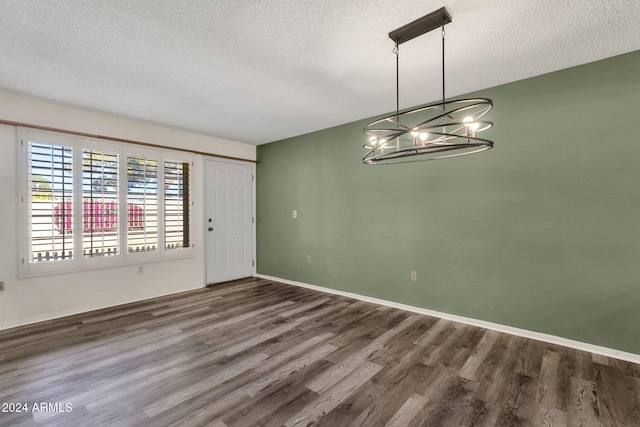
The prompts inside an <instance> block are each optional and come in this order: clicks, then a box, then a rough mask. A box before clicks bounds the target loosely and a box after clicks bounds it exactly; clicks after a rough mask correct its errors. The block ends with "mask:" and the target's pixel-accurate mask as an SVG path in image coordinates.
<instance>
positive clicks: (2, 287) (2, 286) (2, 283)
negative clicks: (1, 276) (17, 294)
mask: <svg viewBox="0 0 640 427" xmlns="http://www.w3.org/2000/svg"><path fill="white" fill-rule="evenodd" d="M1 291H4V282H0V292H1Z"/></svg>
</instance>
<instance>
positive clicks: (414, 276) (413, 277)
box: [411, 271, 418, 282]
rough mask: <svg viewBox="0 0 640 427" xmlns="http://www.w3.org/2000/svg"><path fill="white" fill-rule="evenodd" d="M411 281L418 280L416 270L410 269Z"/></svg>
mask: <svg viewBox="0 0 640 427" xmlns="http://www.w3.org/2000/svg"><path fill="white" fill-rule="evenodd" d="M411 281H412V282H417V281H418V272H417V271H412V272H411Z"/></svg>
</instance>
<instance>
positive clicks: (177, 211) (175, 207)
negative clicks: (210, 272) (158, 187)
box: [164, 161, 189, 250]
mask: <svg viewBox="0 0 640 427" xmlns="http://www.w3.org/2000/svg"><path fill="white" fill-rule="evenodd" d="M188 183H189V163H186V162H184V163H180V162H171V161H165V162H164V236H165V249H167V250H171V249H179V248H188V247H189V222H188V221H185V218H189V185H188Z"/></svg>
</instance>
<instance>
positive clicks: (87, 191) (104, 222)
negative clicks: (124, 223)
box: [82, 150, 120, 258]
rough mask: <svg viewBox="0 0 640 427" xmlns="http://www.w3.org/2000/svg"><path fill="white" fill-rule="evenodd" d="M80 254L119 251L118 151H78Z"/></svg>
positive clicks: (102, 253)
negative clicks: (81, 218) (80, 198)
mask: <svg viewBox="0 0 640 427" xmlns="http://www.w3.org/2000/svg"><path fill="white" fill-rule="evenodd" d="M82 212H83V230H82V254H83V256H84V257H85V258H87V257H99V256H113V255H118V253H119V245H118V243H119V239H118V224H119V222H120V221H119V217H120V215H118V154H117V153H109V152H104V151H96V150H82Z"/></svg>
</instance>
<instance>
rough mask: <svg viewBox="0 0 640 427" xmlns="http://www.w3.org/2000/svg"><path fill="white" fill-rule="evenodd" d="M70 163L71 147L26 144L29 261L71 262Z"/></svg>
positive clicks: (71, 183)
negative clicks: (68, 260)
mask: <svg viewBox="0 0 640 427" xmlns="http://www.w3.org/2000/svg"><path fill="white" fill-rule="evenodd" d="M72 162H73V149H72V148H71V147H67V146H64V145H57V144H51V143H46V142H40V141H33V142H31V143H30V144H29V147H28V165H29V166H28V168H29V169H28V170H29V173H28V178H27V179H28V181H29V182H28V184H29V185H28V189H29V192H28V195H27V200H28V209H29V211H28V212H29V213H28V217H29V237H30V240H31V245H30V250H29V255H28V259H29V262H49V261H58V260H67V259H73V233H72V229H73V215H72V213H73V164H72Z"/></svg>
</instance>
